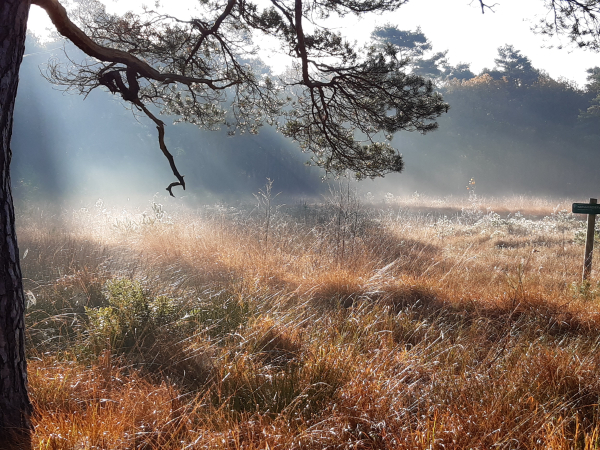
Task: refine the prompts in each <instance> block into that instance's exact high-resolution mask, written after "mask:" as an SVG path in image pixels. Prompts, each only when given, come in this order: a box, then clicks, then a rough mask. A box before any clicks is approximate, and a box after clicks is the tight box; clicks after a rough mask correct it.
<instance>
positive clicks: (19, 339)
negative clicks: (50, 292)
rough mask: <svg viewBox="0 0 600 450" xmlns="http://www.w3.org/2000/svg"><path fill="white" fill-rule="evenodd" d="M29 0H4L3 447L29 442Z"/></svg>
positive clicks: (0, 54) (0, 139)
mask: <svg viewBox="0 0 600 450" xmlns="http://www.w3.org/2000/svg"><path fill="white" fill-rule="evenodd" d="M29 4H30V0H0V449H21V448H29V447H30V432H31V431H30V427H31V425H30V415H31V404H30V402H29V397H28V396H27V367H26V361H25V334H24V333H25V323H24V309H25V303H24V296H23V284H22V278H21V267H20V264H19V250H18V248H17V236H16V234H15V215H14V208H13V200H12V194H11V189H10V172H9V165H10V159H11V150H10V138H11V134H12V124H13V110H14V104H15V97H16V95H17V84H18V79H19V66H20V65H21V60H22V59H23V51H24V48H25V35H26V31H27V17H28V14H29Z"/></svg>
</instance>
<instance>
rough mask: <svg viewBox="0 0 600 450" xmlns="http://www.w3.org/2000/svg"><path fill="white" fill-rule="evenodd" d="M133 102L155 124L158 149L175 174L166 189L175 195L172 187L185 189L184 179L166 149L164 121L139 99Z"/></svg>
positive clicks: (172, 195)
mask: <svg viewBox="0 0 600 450" xmlns="http://www.w3.org/2000/svg"><path fill="white" fill-rule="evenodd" d="M133 104H134V105H136V106H137V107H138V108H140V109H141V110H142V111H143V112H144V113H145V114H146V115H147V116H148V117H149V118H150V119H151V120H152V121H153V122H154V123H155V124H156V129H157V130H158V144H159V145H160V149H161V150H162V152H163V154H164V155H165V157H166V158H167V160H168V161H169V165H170V166H171V171H172V172H173V175H175V177H176V178H177V180H178V181H175V182H173V183H171V184H170V185H169V186H168V187H167V191H169V194H171V197H175V195H174V194H173V190H172V189H173V188H174V187H175V186H181V187H182V188H183V190H185V181H184V180H183V175H181V174H180V173H179V170H177V166H175V159H173V155H172V154H171V152H169V150H168V149H167V145H166V144H165V123H164V122H163V121H162V120H160V119H159V118H158V117H156V116H155V115H154V114H152V113H151V112H150V110H148V108H146V105H144V104H143V103H142V102H141V101H140V100H137V101H135V102H133Z"/></svg>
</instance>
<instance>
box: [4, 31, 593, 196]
mask: <svg viewBox="0 0 600 450" xmlns="http://www.w3.org/2000/svg"><path fill="white" fill-rule="evenodd" d="M372 36H373V45H377V46H381V47H382V48H386V49H388V50H391V51H394V52H396V54H397V57H399V58H404V59H406V61H407V70H410V71H412V72H415V73H418V74H421V75H423V76H425V77H428V78H431V79H432V80H433V81H434V82H435V83H436V86H437V87H438V89H439V90H440V91H441V92H442V93H443V95H444V98H445V100H446V101H447V102H448V103H449V104H450V110H449V112H448V113H447V114H445V115H444V116H442V117H441V118H440V119H439V121H438V122H439V129H438V130H436V131H434V132H432V133H429V134H427V135H425V136H422V135H419V134H417V133H408V132H404V133H399V134H398V135H396V137H395V138H394V141H393V144H394V145H395V147H396V148H398V149H399V150H400V151H401V152H402V153H403V155H404V159H405V167H406V168H405V171H404V173H402V174H394V175H391V176H388V177H386V178H385V179H384V180H379V181H375V182H373V181H364V182H361V183H360V184H359V186H360V188H361V190H363V191H372V192H373V193H375V194H378V193H380V192H387V191H389V192H392V193H393V194H394V195H396V194H403V193H410V192H415V191H418V192H420V193H424V194H429V195H450V194H451V195H466V194H467V190H466V186H467V183H468V181H469V180H470V179H471V178H473V179H475V181H476V190H477V193H478V194H483V195H509V194H522V195H552V196H583V197H589V196H593V195H598V191H599V190H600V171H599V169H598V162H600V114H599V112H600V68H597V67H596V68H590V69H589V70H588V83H587V84H586V85H585V86H577V85H576V84H574V83H573V82H571V81H569V80H564V79H558V80H556V79H553V78H551V77H550V76H548V74H546V73H544V72H543V71H541V70H539V69H537V68H535V67H533V65H532V64H531V61H530V59H529V58H528V57H527V56H526V55H523V54H521V52H520V51H519V50H518V49H517V48H516V47H514V46H512V45H506V46H503V47H501V48H499V49H498V54H497V55H496V57H495V59H494V64H495V65H494V67H492V68H487V69H484V70H482V71H481V72H480V73H479V74H475V73H473V72H471V70H470V67H469V64H468V63H461V64H458V65H455V66H452V65H450V64H449V63H448V61H447V52H434V51H433V50H432V44H431V43H430V42H429V41H428V40H427V38H426V37H425V36H424V35H423V33H422V32H421V31H420V30H419V29H417V30H414V31H405V30H398V29H397V28H396V27H394V26H393V25H387V26H383V27H380V28H377V29H376V30H375V31H374V32H373V35H372ZM62 45H63V44H62V43H57V42H53V43H48V44H46V45H42V44H40V43H39V42H38V41H36V39H35V38H33V37H30V38H29V39H28V41H27V48H26V57H25V58H24V60H23V65H22V68H21V80H20V85H19V94H18V97H17V105H16V110H15V123H14V132H13V144H12V149H13V172H12V173H13V175H12V182H13V186H14V190H15V197H17V199H21V200H27V199H44V200H46V199H48V200H49V199H74V198H80V197H81V198H85V199H88V200H89V199H93V198H98V197H101V198H107V197H113V196H118V197H142V198H149V197H151V196H152V195H153V194H154V193H155V192H160V193H161V194H163V193H166V192H165V191H164V188H165V187H166V186H167V185H168V184H169V183H170V182H171V181H173V177H172V174H171V173H170V169H169V166H168V163H167V161H166V160H165V158H164V156H163V155H162V153H161V152H160V149H159V148H158V144H157V139H156V130H155V128H154V127H153V126H152V125H151V124H150V123H148V121H147V120H146V119H145V118H143V117H142V118H140V120H139V121H138V120H137V118H136V117H135V116H134V115H133V114H132V112H131V111H130V110H127V109H125V108H124V107H123V106H122V104H121V102H120V101H119V99H118V98H116V97H114V96H112V95H110V94H109V93H107V92H103V91H101V90H96V91H94V92H92V93H91V94H90V95H89V96H88V97H87V98H85V101H84V99H83V98H82V97H81V96H79V95H76V94H70V93H65V92H62V91H60V90H57V89H56V88H55V87H53V86H52V85H51V84H50V83H48V82H46V81H45V80H44V79H43V77H42V74H43V73H44V70H45V69H44V67H45V64H46V63H47V62H48V60H49V59H50V58H60V59H61V60H64V61H65V62H66V63H68V61H67V60H66V58H65V56H64V53H63V51H62ZM69 54H70V55H74V56H73V57H75V58H76V57H77V52H76V51H73V50H72V49H69ZM163 120H165V122H166V123H167V124H169V125H168V127H167V145H168V146H169V148H170V149H171V151H172V153H173V154H174V155H175V158H176V161H177V165H178V167H179V169H180V171H181V172H182V173H183V174H184V175H185V179H186V183H187V190H186V191H185V193H182V195H185V196H187V197H188V198H195V199H197V200H198V201H215V200H216V201H218V200H225V201H231V200H232V199H233V198H239V197H240V196H241V197H244V196H249V195H250V194H251V193H252V192H256V191H257V190H258V189H260V188H261V187H262V186H264V185H265V182H266V179H267V178H270V179H272V180H273V181H274V190H276V191H277V192H283V193H284V194H285V195H287V196H302V197H313V196H318V195H320V194H322V193H324V192H325V191H326V185H325V184H324V183H322V182H321V177H322V175H323V174H322V173H321V171H319V170H318V169H315V168H310V167H307V166H306V165H305V164H304V163H305V162H306V161H307V160H308V159H309V155H305V154H302V153H301V151H300V150H299V148H298V147H297V146H296V145H295V144H294V143H293V142H290V141H288V140H286V139H284V138H283V137H281V136H280V135H279V134H277V133H276V132H275V131H274V130H273V129H270V128H268V127H264V128H263V129H261V132H260V133H259V134H258V135H247V134H246V135H234V136H230V135H229V134H228V130H226V129H225V130H220V131H205V130H199V129H197V128H196V127H194V126H193V125H189V124H177V125H170V123H171V122H169V120H170V119H169V118H163Z"/></svg>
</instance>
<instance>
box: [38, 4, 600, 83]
mask: <svg viewBox="0 0 600 450" xmlns="http://www.w3.org/2000/svg"><path fill="white" fill-rule="evenodd" d="M261 1H264V0H259V3H260V2H261ZM194 3H195V2H194V1H193V0H180V1H178V2H173V1H171V2H169V5H168V10H169V12H170V13H171V14H173V15H178V16H185V15H186V14H189V12H188V11H190V9H191V8H193V5H194ZM495 3H496V5H495V6H494V8H493V11H489V10H487V11H486V12H485V14H482V13H481V8H480V6H479V2H478V1H477V0H473V1H471V0H427V1H425V0H411V1H409V3H407V4H405V5H403V6H402V7H401V8H399V9H398V10H397V11H396V12H394V13H386V14H385V15H370V16H368V17H363V18H361V19H357V18H356V17H350V16H346V17H345V18H343V19H340V18H336V17H332V18H330V19H328V26H330V27H331V28H333V29H336V30H339V31H340V32H341V33H342V34H343V35H345V36H347V37H348V38H349V39H350V40H355V41H357V42H358V43H363V42H366V41H367V40H368V39H369V35H370V33H371V31H372V30H373V29H374V27H376V26H378V25H384V24H386V23H391V24H394V25H396V26H398V28H400V29H404V30H409V29H410V30H414V29H416V28H417V27H421V30H422V31H423V32H424V33H425V35H426V36H427V37H428V38H429V40H430V41H431V42H432V44H433V50H434V51H436V52H437V51H444V50H449V53H448V58H449V61H450V63H451V64H457V63H459V62H466V63H470V64H471V70H472V71H473V72H475V73H479V72H480V71H481V70H482V69H483V68H484V67H487V68H492V67H493V66H494V58H495V56H496V54H497V49H498V47H500V46H502V45H504V44H512V45H513V46H514V47H515V48H516V49H518V50H520V51H521V52H522V54H524V55H525V56H527V57H529V58H530V59H531V61H532V63H533V66H534V67H536V68H538V69H543V70H545V71H547V72H548V73H549V74H550V76H552V77H553V78H566V79H569V80H572V81H575V82H576V83H578V84H579V85H580V86H583V85H584V84H585V79H586V72H585V71H586V69H588V68H590V67H594V66H596V65H598V66H600V54H597V53H593V52H589V51H585V50H581V49H577V48H573V47H569V45H568V42H567V40H566V39H565V38H563V39H562V40H560V39H553V40H548V39H547V38H544V37H542V36H539V35H535V34H534V33H533V32H532V31H531V27H532V26H533V25H534V24H535V23H536V21H537V20H539V18H541V17H543V15H544V14H545V13H546V11H545V9H544V7H543V0H495ZM105 4H106V5H107V8H108V10H109V11H111V12H119V13H122V12H125V11H127V10H130V9H131V10H135V9H136V8H139V7H140V6H141V5H142V4H150V5H152V6H154V3H153V2H152V1H144V0H127V1H122V0H121V1H115V0H106V1H105ZM163 8H164V7H163ZM165 9H166V8H165ZM48 26H51V24H50V22H49V21H48V19H47V17H46V16H45V13H44V12H43V11H42V10H41V9H40V8H38V7H36V6H32V8H31V14H30V19H29V29H30V30H32V31H34V33H36V34H38V35H39V34H42V35H43V34H44V29H46V28H47V27H48ZM561 45H562V46H564V48H562V49H560V48H557V47H558V46H561ZM263 59H265V60H266V61H267V62H269V63H271V65H274V68H275V72H280V71H282V70H283V68H284V67H285V66H286V65H287V64H288V61H287V60H286V59H285V57H283V56H282V55H279V56H278V53H277V50H276V49H274V48H272V47H269V46H268V45H263Z"/></svg>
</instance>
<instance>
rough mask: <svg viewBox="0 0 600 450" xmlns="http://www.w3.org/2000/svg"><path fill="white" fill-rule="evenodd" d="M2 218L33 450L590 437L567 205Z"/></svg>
mask: <svg viewBox="0 0 600 450" xmlns="http://www.w3.org/2000/svg"><path fill="white" fill-rule="evenodd" d="M258 200H259V201H260V202H259V205H258V206H256V207H253V206H249V207H236V208H234V207H226V206H210V207H208V206H207V207H202V208H198V209H197V210H194V211H191V210H184V209H181V210H177V211H168V213H167V212H165V211H164V210H163V208H162V206H161V205H159V204H157V203H152V204H149V206H148V208H147V211H146V212H144V213H141V212H140V213H136V212H125V211H112V210H111V209H110V208H109V206H107V205H103V204H102V202H100V201H99V202H98V203H97V204H96V205H92V206H91V207H90V208H89V209H81V210H76V211H72V210H71V211H62V212H59V211H57V210H42V209H40V208H35V207H30V208H29V209H28V210H27V211H26V212H25V213H23V214H22V216H21V217H19V224H18V225H19V228H18V232H19V239H20V241H19V242H20V250H21V255H22V257H23V260H22V268H23V274H24V277H25V288H26V291H27V299H28V310H27V326H28V338H29V354H28V357H29V383H30V392H31V397H32V401H33V403H34V405H35V434H34V444H35V445H34V447H35V448H36V449H134V448H136V449H138V448H139V449H204V448H211V449H262V450H264V449H404V448H406V449H490V448H506V449H508V448H511V449H533V448H539V449H542V448H544V449H572V448H580V449H593V448H598V447H600V421H599V419H600V410H599V406H598V403H599V398H600V376H599V375H600V352H599V351H598V350H599V346H600V314H599V313H600V303H599V300H600V287H599V285H598V282H597V280H598V275H597V274H598V272H597V271H596V272H594V273H593V274H592V282H591V283H589V284H583V283H581V265H582V256H583V255H582V253H583V238H584V224H583V221H582V219H583V217H575V216H572V215H571V214H569V213H568V212H567V210H570V204H568V203H567V202H559V201H554V202H553V201H550V200H541V199H532V198H505V199H481V198H479V199H478V198H471V199H470V200H468V199H466V198H464V199H452V198H450V199H432V198H423V197H413V198H406V199H400V198H394V197H392V196H388V197H387V198H386V200H385V202H382V203H380V204H375V203H368V202H367V201H361V200H360V199H358V198H357V197H356V195H355V194H353V193H352V192H348V191H347V190H344V189H341V190H337V191H335V190H334V191H333V192H332V194H331V196H330V197H329V198H328V199H325V200H324V201H323V202H322V203H320V204H314V203H301V202H299V203H297V204H291V205H287V206H275V205H274V202H273V199H272V197H271V196H270V194H268V193H267V192H266V191H265V192H263V193H262V194H261V195H259V196H258Z"/></svg>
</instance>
